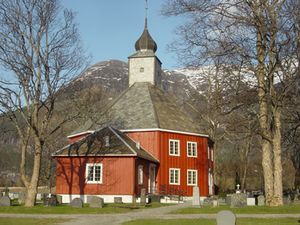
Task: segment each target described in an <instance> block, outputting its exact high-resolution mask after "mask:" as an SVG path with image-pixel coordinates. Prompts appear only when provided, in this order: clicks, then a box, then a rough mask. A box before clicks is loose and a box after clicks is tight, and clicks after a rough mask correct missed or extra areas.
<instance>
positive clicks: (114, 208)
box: [0, 203, 166, 214]
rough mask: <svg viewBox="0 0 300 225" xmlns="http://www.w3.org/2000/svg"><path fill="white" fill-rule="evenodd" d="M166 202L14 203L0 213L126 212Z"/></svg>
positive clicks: (3, 208) (159, 205) (2, 208)
mask: <svg viewBox="0 0 300 225" xmlns="http://www.w3.org/2000/svg"><path fill="white" fill-rule="evenodd" d="M162 206H166V204H160V203H152V204H151V205H149V206H146V207H145V206H140V207H133V206H132V205H131V204H119V205H117V204H105V205H104V207H103V208H90V207H88V205H85V206H84V207H83V208H72V207H71V206H69V205H66V204H63V205H59V206H56V207H50V206H43V205H36V206H34V207H24V206H19V205H14V206H10V207H3V206H2V207H0V213H20V214H103V213H126V212H130V211H132V210H137V209H138V208H141V209H148V208H157V207H162Z"/></svg>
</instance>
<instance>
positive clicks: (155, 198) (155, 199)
mask: <svg viewBox="0 0 300 225" xmlns="http://www.w3.org/2000/svg"><path fill="white" fill-rule="evenodd" d="M149 199H151V200H150V201H151V202H160V199H161V196H160V195H150V196H149Z"/></svg>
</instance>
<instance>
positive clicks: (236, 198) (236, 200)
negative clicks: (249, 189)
mask: <svg viewBox="0 0 300 225" xmlns="http://www.w3.org/2000/svg"><path fill="white" fill-rule="evenodd" d="M245 206H247V195H246V194H244V193H238V194H233V195H232V196H231V204H230V207H231V208H240V207H245Z"/></svg>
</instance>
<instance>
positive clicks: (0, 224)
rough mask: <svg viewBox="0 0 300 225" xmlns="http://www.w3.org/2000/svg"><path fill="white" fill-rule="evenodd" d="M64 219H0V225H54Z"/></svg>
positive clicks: (64, 220)
mask: <svg viewBox="0 0 300 225" xmlns="http://www.w3.org/2000/svg"><path fill="white" fill-rule="evenodd" d="M66 221H68V220H66V219H32V218H0V225H56V224H59V223H63V222H66Z"/></svg>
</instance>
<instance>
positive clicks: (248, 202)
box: [247, 198, 255, 206]
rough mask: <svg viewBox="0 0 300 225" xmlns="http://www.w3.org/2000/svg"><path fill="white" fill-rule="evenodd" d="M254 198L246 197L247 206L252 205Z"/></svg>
mask: <svg viewBox="0 0 300 225" xmlns="http://www.w3.org/2000/svg"><path fill="white" fill-rule="evenodd" d="M254 205H255V198H247V206H254Z"/></svg>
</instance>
